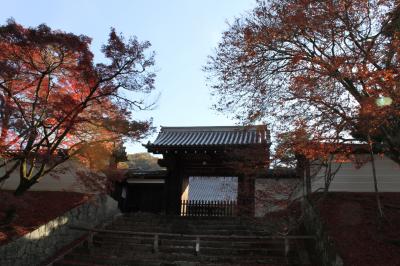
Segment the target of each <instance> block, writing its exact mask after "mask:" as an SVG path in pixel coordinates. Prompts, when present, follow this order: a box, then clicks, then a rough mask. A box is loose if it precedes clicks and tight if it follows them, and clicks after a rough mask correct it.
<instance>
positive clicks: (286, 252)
mask: <svg viewBox="0 0 400 266" xmlns="http://www.w3.org/2000/svg"><path fill="white" fill-rule="evenodd" d="M289 251H290V246H289V238H287V237H285V257H287V256H288V255H289Z"/></svg>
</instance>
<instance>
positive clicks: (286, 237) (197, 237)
mask: <svg viewBox="0 0 400 266" xmlns="http://www.w3.org/2000/svg"><path fill="white" fill-rule="evenodd" d="M69 228H70V229H73V230H82V231H88V232H90V233H89V235H90V237H92V236H93V233H117V234H126V235H147V236H154V241H153V252H154V253H157V252H158V251H159V237H160V236H180V237H193V238H195V240H193V242H195V245H194V251H195V254H196V255H199V253H200V238H215V239H218V238H228V239H245V238H247V239H249V238H250V239H282V240H283V241H284V254H285V257H287V256H288V254H289V251H290V245H289V240H290V239H302V240H305V239H315V236H310V235H280V236H241V235H226V236H222V235H195V234H193V235H190V234H176V233H160V232H134V231H119V230H108V229H96V228H89V227H84V226H69ZM90 240H92V239H90ZM90 240H89V242H91V241H90ZM90 244H91V243H89V246H91V245H90Z"/></svg>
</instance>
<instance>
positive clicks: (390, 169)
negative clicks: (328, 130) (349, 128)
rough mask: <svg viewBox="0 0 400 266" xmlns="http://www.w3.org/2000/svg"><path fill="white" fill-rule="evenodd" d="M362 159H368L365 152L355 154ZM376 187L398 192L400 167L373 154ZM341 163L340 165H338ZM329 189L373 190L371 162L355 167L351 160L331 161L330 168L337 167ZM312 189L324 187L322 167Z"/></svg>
mask: <svg viewBox="0 0 400 266" xmlns="http://www.w3.org/2000/svg"><path fill="white" fill-rule="evenodd" d="M357 156H359V159H360V160H361V161H362V160H364V161H366V160H367V159H368V156H369V155H367V154H365V155H357ZM374 159H375V166H376V175H377V179H378V189H379V191H381V192H400V167H399V165H398V164H396V163H395V162H393V161H392V160H390V159H389V158H387V157H385V156H383V157H381V156H379V155H375V156H374ZM340 165H341V166H340ZM339 166H340V168H339V171H338V172H337V174H336V175H335V177H334V179H333V182H332V184H331V186H330V188H329V191H349V192H373V191H374V183H373V175H372V166H371V162H366V163H364V164H363V165H362V166H361V167H359V168H357V167H356V165H355V164H354V163H352V162H345V163H341V164H340V163H333V165H332V169H333V170H334V169H336V168H337V167H339ZM312 187H313V190H314V191H315V190H317V189H318V188H323V187H324V169H321V170H320V171H319V172H318V173H317V175H316V178H315V179H314V182H313V183H312Z"/></svg>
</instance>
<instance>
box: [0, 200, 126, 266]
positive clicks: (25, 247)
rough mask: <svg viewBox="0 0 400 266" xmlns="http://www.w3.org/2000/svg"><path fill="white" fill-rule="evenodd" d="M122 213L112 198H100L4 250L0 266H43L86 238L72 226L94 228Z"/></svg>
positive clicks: (0, 251)
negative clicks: (42, 265)
mask: <svg viewBox="0 0 400 266" xmlns="http://www.w3.org/2000/svg"><path fill="white" fill-rule="evenodd" d="M118 212H119V210H118V208H117V202H116V201H114V200H113V199H112V198H110V197H109V196H105V195H101V196H100V195H99V196H97V197H96V198H95V199H94V200H91V201H88V202H86V203H84V204H82V205H80V206H78V207H76V208H74V209H72V210H70V211H68V212H66V213H65V214H64V215H62V216H59V217H57V218H56V219H54V220H52V221H50V222H48V223H46V224H44V225H42V226H40V227H39V228H37V229H36V230H35V231H32V232H30V233H28V234H26V235H24V236H22V237H20V238H18V239H16V240H14V241H12V242H10V243H8V244H5V245H3V246H0V265H1V266H8V265H10V266H19V265H21V266H28V265H29V266H34V265H40V263H41V262H43V261H45V260H46V259H48V258H49V257H51V256H53V255H54V254H55V253H56V252H57V251H58V250H60V249H61V248H63V247H64V246H66V245H68V244H69V243H71V242H72V241H74V240H76V239H78V238H79V237H81V236H83V235H84V234H85V232H82V231H77V230H72V229H69V226H71V225H75V226H77V225H82V226H88V227H94V226H96V225H99V224H101V223H103V222H105V221H106V220H109V219H111V218H112V217H113V216H114V215H115V214H117V213H118Z"/></svg>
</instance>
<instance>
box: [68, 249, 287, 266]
mask: <svg viewBox="0 0 400 266" xmlns="http://www.w3.org/2000/svg"><path fill="white" fill-rule="evenodd" d="M99 252H100V250H96V252H92V253H91V254H85V253H78V252H74V253H72V254H69V255H67V256H65V258H64V260H67V261H80V262H83V263H94V264H99V265H102V264H105V265H108V264H114V265H135V264H132V263H133V262H137V261H153V262H162V263H174V262H176V261H186V262H192V263H193V262H194V263H201V265H203V264H204V263H214V264H216V263H224V264H228V263H229V264H232V263H233V264H244V263H250V264H247V265H257V264H260V263H262V264H263V265H264V264H274V265H285V264H286V260H285V259H284V258H277V257H272V256H265V255H264V256H254V257H253V256H252V257H251V258H244V257H241V256H238V255H234V256H227V257H222V256H219V257H215V256H207V255H199V256H196V255H194V254H182V253H166V254H163V253H161V252H160V253H155V254H130V255H129V256H128V255H125V256H113V255H110V254H109V253H99Z"/></svg>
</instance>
